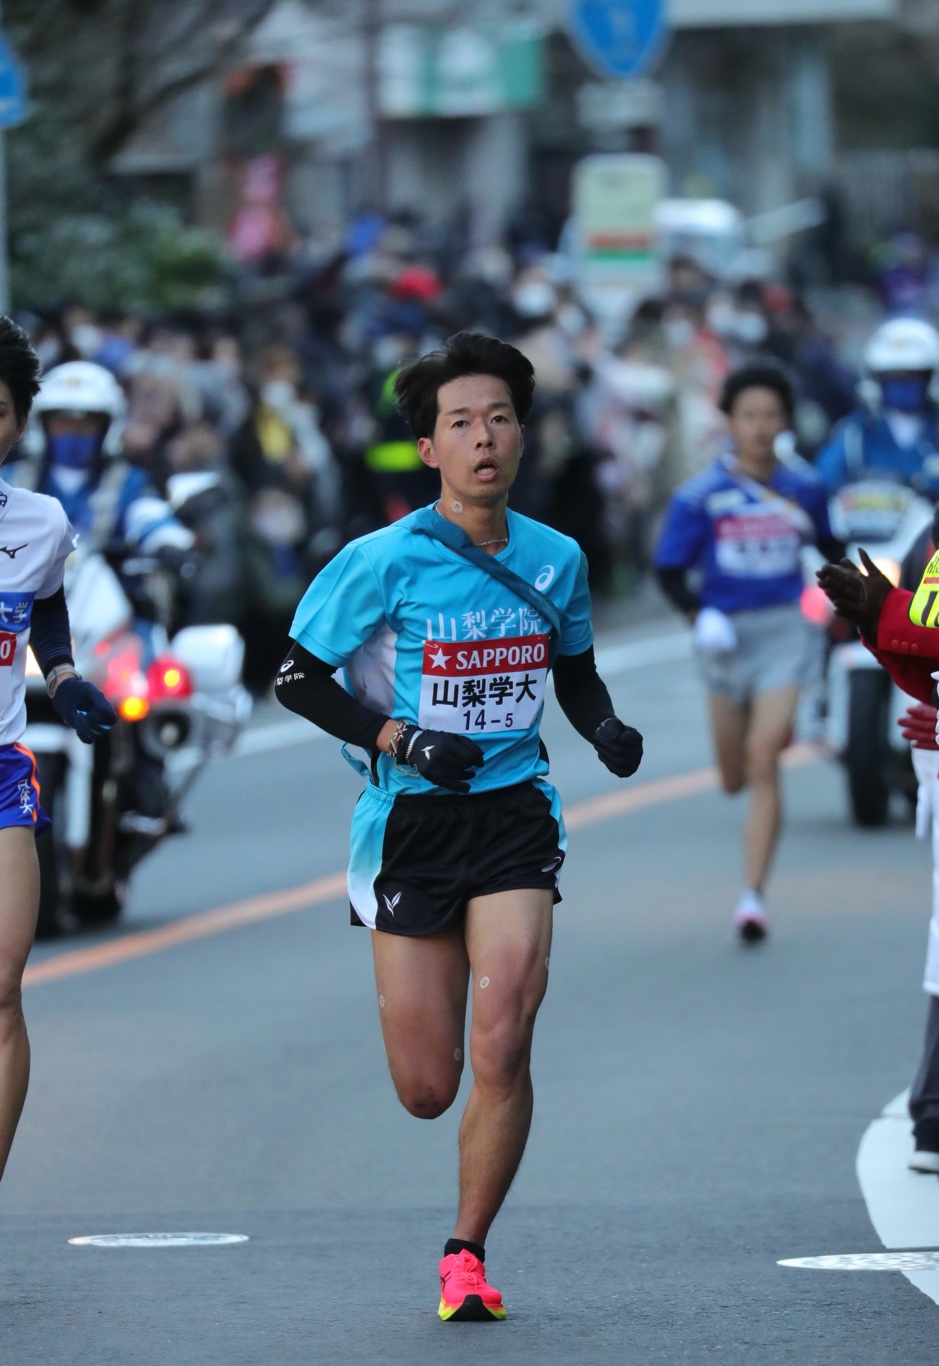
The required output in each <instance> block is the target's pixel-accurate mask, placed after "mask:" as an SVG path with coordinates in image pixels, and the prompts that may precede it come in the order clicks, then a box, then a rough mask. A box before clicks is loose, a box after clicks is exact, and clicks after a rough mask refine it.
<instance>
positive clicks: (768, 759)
mask: <svg viewBox="0 0 939 1366" xmlns="http://www.w3.org/2000/svg"><path fill="white" fill-rule="evenodd" d="M780 748H781V744H780V741H779V740H778V739H777V737H776V736H769V737H761V738H759V739H757V740H754V741H753V742H752V743H751V744H749V745H748V746H747V777H748V778H749V780H750V782H751V783H775V781H776V778H777V775H778V773H779V754H780Z"/></svg>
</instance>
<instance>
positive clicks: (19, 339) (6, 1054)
mask: <svg viewBox="0 0 939 1366" xmlns="http://www.w3.org/2000/svg"><path fill="white" fill-rule="evenodd" d="M38 390H39V357H38V356H37V355H36V353H35V351H34V350H33V349H32V347H31V346H30V344H29V338H28V337H27V335H26V333H25V332H24V331H23V330H22V328H20V327H17V325H16V324H15V323H14V322H12V321H11V320H10V319H9V318H6V317H0V464H2V463H3V461H4V460H5V459H6V458H7V456H8V455H9V453H10V451H11V450H12V448H13V447H14V446H15V445H16V443H17V442H18V441H19V439H20V437H21V436H22V435H23V431H24V429H25V427H26V420H27V418H28V416H29V411H30V408H31V406H32V402H33V399H34V397H35V395H36V393H37V392H38ZM0 542H2V544H0V1173H2V1172H3V1170H4V1168H5V1166H6V1160H7V1157H8V1156H9V1153H10V1148H11V1146H12V1143H13V1136H14V1134H15V1133H16V1126H17V1124H18V1123H19V1118H20V1113H21V1112H22V1109H23V1102H24V1101H25V1099H26V1088H27V1086H28V1084H29V1038H28V1036H27V1033H26V1022H25V1020H24V1018H23V1005H22V981H23V970H24V968H25V966H26V959H27V956H28V954H29V950H30V948H31V947H32V942H33V936H34V934H35V932H36V916H37V914H38V911H39V860H38V859H37V857H36V836H37V835H38V834H41V832H42V831H43V830H45V829H46V828H47V826H48V825H49V820H48V817H47V816H46V815H45V813H44V812H43V810H42V808H41V807H40V805H39V797H40V792H39V783H38V782H37V779H36V760H35V759H34V757H33V755H32V754H31V752H30V751H29V750H28V749H27V748H26V746H25V745H23V744H21V743H20V741H21V740H22V736H23V732H24V730H25V729H26V684H25V679H26V654H27V649H28V647H30V646H31V647H32V651H33V654H34V655H35V658H36V661H37V663H38V664H39V667H40V668H41V670H42V672H43V674H44V676H45V679H46V687H47V689H48V692H49V696H50V697H51V699H52V705H53V707H54V708H55V710H56V712H57V713H58V715H59V717H60V718H61V720H62V721H63V722H64V724H65V725H67V726H69V727H71V729H72V730H74V731H75V732H76V733H77V735H78V737H79V739H80V740H83V741H84V742H85V743H86V744H92V743H93V742H94V741H95V740H96V739H97V738H98V737H99V736H100V735H103V734H104V732H105V731H107V730H109V729H110V727H111V725H112V724H113V723H114V722H115V721H116V720H117V716H116V715H115V713H114V709H113V708H112V706H111V704H110V703H109V702H108V701H107V699H106V698H105V697H104V695H103V694H102V693H100V692H99V691H98V689H97V688H96V687H95V686H94V684H92V683H86V682H85V681H84V680H83V679H82V678H81V677H80V676H79V675H78V674H77V673H76V670H75V662H74V659H73V657H72V640H71V632H70V630H69V620H68V609H67V607H66V603H65V592H64V590H63V587H62V583H63V579H64V575H65V561H66V559H67V558H68V556H69V555H70V554H71V551H72V549H73V547H74V544H75V533H74V531H73V530H72V527H71V526H70V524H69V520H68V518H67V517H66V515H65V511H64V509H63V507H62V504H61V503H60V502H58V501H57V499H55V498H50V497H47V496H46V495H45V494H41V493H33V492H31V491H29V490H27V489H18V488H13V487H12V486H11V485H10V484H8V483H6V482H5V481H4V480H2V479H0Z"/></svg>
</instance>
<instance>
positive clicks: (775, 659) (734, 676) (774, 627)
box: [698, 602, 822, 703]
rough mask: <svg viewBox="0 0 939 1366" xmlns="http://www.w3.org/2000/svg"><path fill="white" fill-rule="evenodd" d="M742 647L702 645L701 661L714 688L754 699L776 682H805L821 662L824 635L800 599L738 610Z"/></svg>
mask: <svg viewBox="0 0 939 1366" xmlns="http://www.w3.org/2000/svg"><path fill="white" fill-rule="evenodd" d="M731 621H732V622H733V623H734V630H735V631H736V632H737V648H736V649H735V650H728V651H727V652H726V653H725V654H719V655H712V654H709V655H705V654H703V653H701V652H700V651H698V665H699V667H700V669H701V675H702V677H703V679H704V684H705V687H706V688H707V690H708V692H710V693H717V694H718V695H719V696H722V697H731V698H733V700H734V701H735V702H741V703H743V702H749V701H750V699H751V698H753V697H756V696H757V695H758V694H759V693H764V692H773V691H774V689H776V688H802V687H804V686H805V685H806V684H807V683H810V682H811V681H812V680H813V678H814V677H815V675H816V673H817V671H818V668H819V667H820V657H821V656H820V650H821V642H822V636H821V632H820V631H818V630H817V628H816V627H814V626H812V625H810V623H809V622H807V621H806V619H805V617H804V616H803V615H802V611H801V609H800V607H799V604H798V603H797V602H793V603H786V604H785V605H784V606H782V607H764V608H761V609H760V610H759V611H757V612H734V614H733V616H732V617H731Z"/></svg>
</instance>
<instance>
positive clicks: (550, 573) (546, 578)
mask: <svg viewBox="0 0 939 1366" xmlns="http://www.w3.org/2000/svg"><path fill="white" fill-rule="evenodd" d="M554 574H555V569H554V565H553V564H546V565H545V567H544V569H541V570H539V572H538V577H537V579H535V587H536V588H537V589H538V592H539V593H543V592H544V590H545V589H546V588H547V587H548V586H549V585H550V584H551V583H552V582H553V580H554Z"/></svg>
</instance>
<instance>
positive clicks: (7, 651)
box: [0, 631, 16, 669]
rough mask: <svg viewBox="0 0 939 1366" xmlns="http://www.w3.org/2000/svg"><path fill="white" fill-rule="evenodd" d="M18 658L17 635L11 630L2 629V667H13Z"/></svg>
mask: <svg viewBox="0 0 939 1366" xmlns="http://www.w3.org/2000/svg"><path fill="white" fill-rule="evenodd" d="M15 658H16V636H15V635H12V634H11V633H10V632H9V631H0V669H9V668H12V665H13V661H14V659H15Z"/></svg>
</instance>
